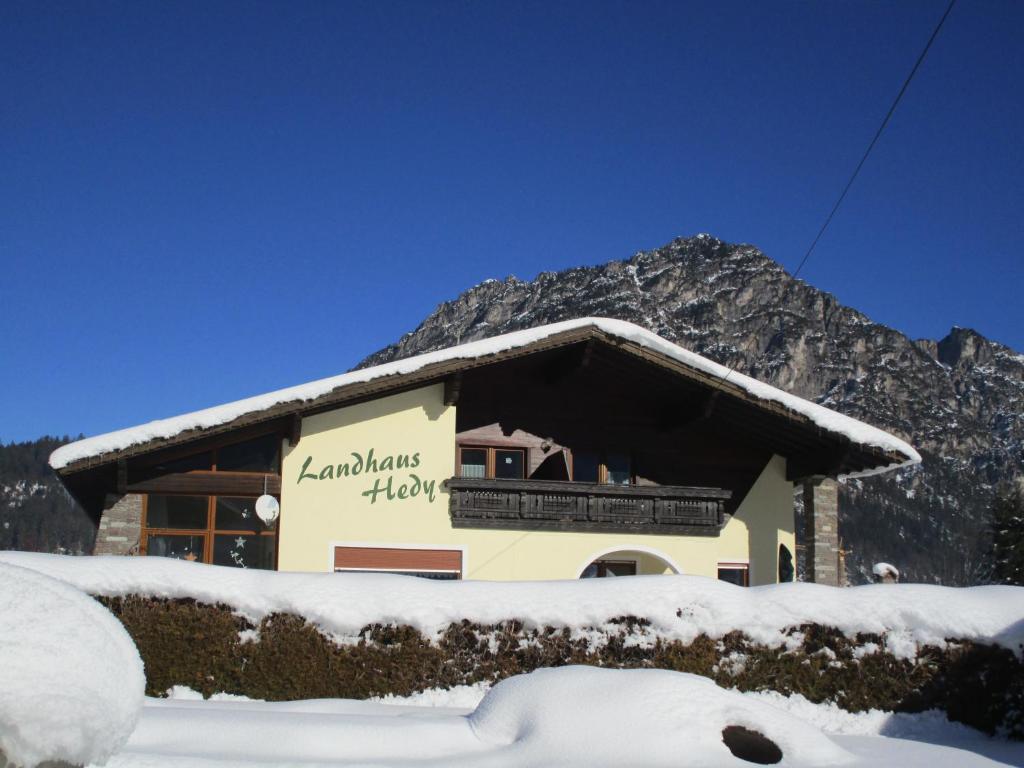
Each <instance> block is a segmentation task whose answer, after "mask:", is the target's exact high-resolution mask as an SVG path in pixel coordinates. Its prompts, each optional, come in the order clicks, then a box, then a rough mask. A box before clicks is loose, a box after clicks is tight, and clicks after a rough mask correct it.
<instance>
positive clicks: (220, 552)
mask: <svg viewBox="0 0 1024 768" xmlns="http://www.w3.org/2000/svg"><path fill="white" fill-rule="evenodd" d="M281 439H282V438H281V435H280V434H278V433H269V434H265V435H260V436H258V437H255V438H251V439H249V440H242V441H239V442H234V443H229V444H227V445H218V446H216V447H213V448H208V449H206V450H203V451H201V452H199V453H193V454H190V455H185V456H181V455H180V454H179V455H173V454H172V455H171V456H170V458H157V460H156V462H155V463H150V464H149V465H147V466H142V467H139V468H138V469H137V470H131V471H132V472H137V477H138V478H139V481H140V482H141V483H143V485H142V488H143V490H149V491H150V493H148V494H146V495H145V496H144V497H143V498H144V501H143V516H142V541H141V548H142V553H143V554H145V555H150V556H155V557H173V558H177V559H181V560H195V561H197V562H201V563H212V564H214V565H228V566H235V567H238V568H264V569H269V570H273V569H274V568H276V567H277V532H276V530H274V529H269V528H267V526H265V525H264V524H263V522H262V521H261V520H260V519H259V517H258V516H257V515H256V510H255V502H256V497H257V496H258V495H259V493H260V491H259V490H257V489H258V488H261V487H263V488H266V479H267V476H268V475H273V476H274V478H275V479H276V480H278V485H279V477H278V476H279V474H280V471H281ZM229 472H230V473H232V474H233V475H234V477H227V476H226V475H227V473H229ZM221 473H224V474H223V475H222V476H221V477H218V475H220V474H221ZM239 475H249V477H248V478H241V477H238V476H239ZM175 476H177V477H175ZM185 476H189V477H185ZM197 477H198V478H199V479H200V480H202V482H201V483H199V484H198V485H197V484H195V483H184V482H183V481H184V480H186V479H191V480H195V479H196V478H197ZM167 480H171V481H172V482H171V483H167V482H166V481H167ZM160 481H164V482H163V483H161V482H160ZM147 483H148V484H149V486H148V487H147V486H146V484H147ZM226 488H232V489H233V491H232V492H230V493H225V492H224V491H225V489H226Z"/></svg>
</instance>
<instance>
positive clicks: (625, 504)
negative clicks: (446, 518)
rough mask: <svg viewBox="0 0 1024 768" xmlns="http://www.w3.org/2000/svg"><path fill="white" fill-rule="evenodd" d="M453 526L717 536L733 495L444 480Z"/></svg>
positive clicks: (688, 490) (708, 490) (695, 490)
mask: <svg viewBox="0 0 1024 768" xmlns="http://www.w3.org/2000/svg"><path fill="white" fill-rule="evenodd" d="M444 485H445V487H446V488H447V489H448V491H449V492H450V494H451V496H450V502H449V512H450V514H451V518H452V526H453V527H454V528H503V529H515V530H530V531H595V532H607V533H651V534H674V535H683V536H717V535H718V534H719V532H720V531H721V530H722V526H723V525H724V524H725V513H724V506H725V502H726V501H727V500H728V499H729V497H730V496H731V495H732V494H731V493H730V492H729V491H725V490H721V489H719V488H691V487H686V486H679V485H599V484H597V483H574V482H565V481H552V480H482V479H477V478H465V477H453V478H451V479H450V480H446V481H445V483H444Z"/></svg>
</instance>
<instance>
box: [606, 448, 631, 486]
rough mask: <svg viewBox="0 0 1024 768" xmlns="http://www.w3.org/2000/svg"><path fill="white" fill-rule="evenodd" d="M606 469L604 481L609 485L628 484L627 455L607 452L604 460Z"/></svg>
mask: <svg viewBox="0 0 1024 768" xmlns="http://www.w3.org/2000/svg"><path fill="white" fill-rule="evenodd" d="M606 466H607V468H608V471H607V472H606V473H605V482H606V483H610V484H611V485H629V480H630V471H629V456H627V455H626V454H624V453H609V454H608V461H607V462H606Z"/></svg>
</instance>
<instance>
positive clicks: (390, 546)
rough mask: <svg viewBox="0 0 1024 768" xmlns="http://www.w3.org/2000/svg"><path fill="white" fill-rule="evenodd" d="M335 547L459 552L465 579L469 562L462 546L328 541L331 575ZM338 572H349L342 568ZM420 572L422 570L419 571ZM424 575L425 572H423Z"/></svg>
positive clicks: (466, 550) (465, 549)
mask: <svg viewBox="0 0 1024 768" xmlns="http://www.w3.org/2000/svg"><path fill="white" fill-rule="evenodd" d="M335 547H360V548H362V549H443V550H447V551H449V552H461V553H462V576H463V578H465V576H466V572H467V571H468V566H467V563H468V562H469V557H468V549H467V548H466V547H465V546H464V545H462V544H421V543H419V542H416V543H414V544H410V543H409V542H407V541H399V542H382V541H329V542H327V570H328V571H329V572H331V573H334V572H335V571H337V570H339V569H336V568H335V567H334V548H335ZM340 570H349V569H347V568H342V569H340ZM359 570H363V571H365V570H368V569H366V568H360V569H359ZM419 570H422V569H419ZM423 572H424V573H426V571H423ZM445 573H451V571H445Z"/></svg>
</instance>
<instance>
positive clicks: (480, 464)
mask: <svg viewBox="0 0 1024 768" xmlns="http://www.w3.org/2000/svg"><path fill="white" fill-rule="evenodd" d="M461 455H462V458H461V459H460V463H461V466H460V467H459V475H460V476H461V477H487V449H486V448H463V449H462V451H461Z"/></svg>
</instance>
